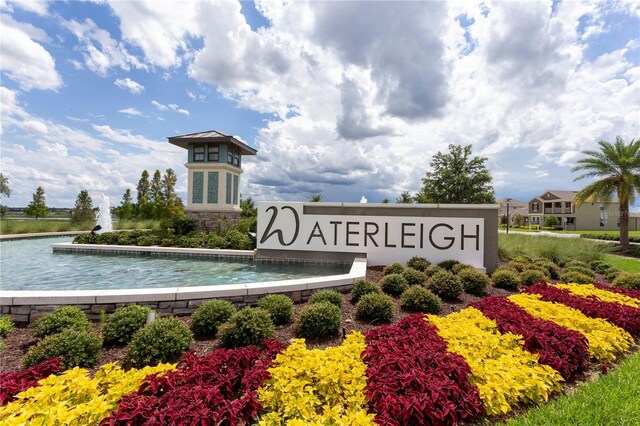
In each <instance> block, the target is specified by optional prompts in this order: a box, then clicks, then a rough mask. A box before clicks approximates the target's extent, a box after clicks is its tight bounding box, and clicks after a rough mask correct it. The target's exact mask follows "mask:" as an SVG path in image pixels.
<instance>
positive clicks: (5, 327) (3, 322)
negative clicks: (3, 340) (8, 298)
mask: <svg viewBox="0 0 640 426" xmlns="http://www.w3.org/2000/svg"><path fill="white" fill-rule="evenodd" d="M14 328H15V324H14V323H13V320H12V319H11V317H9V316H6V315H2V316H0V337H7V334H9V333H11V331H12V330H13V329H14Z"/></svg>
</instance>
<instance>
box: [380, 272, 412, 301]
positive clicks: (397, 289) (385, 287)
mask: <svg viewBox="0 0 640 426" xmlns="http://www.w3.org/2000/svg"><path fill="white" fill-rule="evenodd" d="M407 287H408V285H407V280H405V279H404V277H403V276H402V275H400V274H390V275H386V276H384V277H383V278H382V280H381V281H380V288H381V289H382V291H384V292H385V293H387V294H390V295H392V296H399V295H401V294H402V292H403V291H405V290H406V289H407Z"/></svg>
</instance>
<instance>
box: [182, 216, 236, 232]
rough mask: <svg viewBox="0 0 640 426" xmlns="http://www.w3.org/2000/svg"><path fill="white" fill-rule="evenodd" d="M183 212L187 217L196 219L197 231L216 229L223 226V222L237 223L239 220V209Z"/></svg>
mask: <svg viewBox="0 0 640 426" xmlns="http://www.w3.org/2000/svg"><path fill="white" fill-rule="evenodd" d="M185 214H186V216H187V217H188V218H189V219H193V220H196V221H198V230H199V231H216V230H219V229H220V228H224V226H225V223H238V221H239V220H240V212H239V211H238V212H236V211H223V212H203V211H185Z"/></svg>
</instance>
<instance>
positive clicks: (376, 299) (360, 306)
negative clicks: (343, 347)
mask: <svg viewBox="0 0 640 426" xmlns="http://www.w3.org/2000/svg"><path fill="white" fill-rule="evenodd" d="M356 315H357V317H358V318H359V319H361V320H363V321H368V322H371V323H381V322H389V321H391V318H393V300H391V298H390V297H389V296H387V295H386V294H382V293H369V294H365V295H364V296H362V298H361V299H360V301H359V302H358V303H357V304H356Z"/></svg>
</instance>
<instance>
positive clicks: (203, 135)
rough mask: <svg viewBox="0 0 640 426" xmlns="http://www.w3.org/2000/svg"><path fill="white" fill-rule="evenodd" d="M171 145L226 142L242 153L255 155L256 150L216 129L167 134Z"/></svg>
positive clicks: (182, 146)
mask: <svg viewBox="0 0 640 426" xmlns="http://www.w3.org/2000/svg"><path fill="white" fill-rule="evenodd" d="M167 139H168V140H169V143H170V144H172V145H176V146H179V147H181V148H187V147H188V145H189V144H190V143H207V142H210V143H228V144H231V145H235V146H236V147H238V148H239V149H240V154H242V155H256V153H257V152H258V151H257V150H255V149H253V148H251V147H250V146H249V145H247V144H245V143H244V142H241V141H239V140H238V139H236V138H234V137H233V136H231V135H225V134H224V133H222V132H220V131H218V130H206V131H204V132H197V133H188V134H186V135H176V136H169V137H168V138H167Z"/></svg>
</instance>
